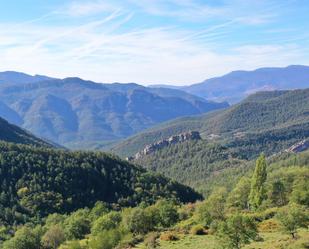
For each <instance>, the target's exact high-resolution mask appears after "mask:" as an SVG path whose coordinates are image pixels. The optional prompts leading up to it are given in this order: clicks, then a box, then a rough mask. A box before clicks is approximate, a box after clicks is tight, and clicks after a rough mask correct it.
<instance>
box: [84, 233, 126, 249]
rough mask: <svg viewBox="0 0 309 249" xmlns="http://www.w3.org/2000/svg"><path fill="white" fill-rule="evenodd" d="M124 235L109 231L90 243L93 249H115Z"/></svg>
mask: <svg viewBox="0 0 309 249" xmlns="http://www.w3.org/2000/svg"><path fill="white" fill-rule="evenodd" d="M122 236H123V234H122V233H121V232H120V231H119V230H117V229H113V230H109V231H104V232H102V233H100V234H99V235H98V236H94V237H92V238H91V240H90V241H89V247H90V248H91V249H113V248H114V247H115V246H117V245H118V243H119V242H120V241H121V239H122Z"/></svg>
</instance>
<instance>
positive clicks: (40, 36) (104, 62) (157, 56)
mask: <svg viewBox="0 0 309 249" xmlns="http://www.w3.org/2000/svg"><path fill="white" fill-rule="evenodd" d="M130 1H132V0H130ZM141 1H143V2H140V4H144V5H145V6H146V5H147V3H148V5H147V6H146V7H148V8H150V9H149V10H147V11H156V12H154V13H160V14H165V11H166V8H167V7H166V5H165V3H166V2H165V1H158V2H157V1H156V2H154V1H145V0H141ZM169 1H174V2H175V0H169ZM233 1H234V2H235V1H239V5H241V3H240V1H241V0H233ZM162 2H165V3H163V5H162ZM149 3H150V4H149ZM177 3H178V6H180V7H181V8H188V12H186V13H185V10H186V9H181V8H179V9H177V10H175V12H174V13H172V15H177V16H178V17H181V18H186V17H185V15H188V13H190V15H194V14H196V15H197V16H198V13H197V12H199V13H204V14H203V15H201V16H200V17H202V16H204V15H206V12H208V16H209V15H216V16H221V14H222V13H226V14H227V16H228V18H227V19H226V20H221V19H220V20H219V21H216V22H214V23H213V24H212V25H209V24H208V25H205V28H199V29H197V30H190V29H185V28H183V27H177V26H175V25H174V26H157V27H150V26H147V25H143V23H142V24H141V26H136V25H135V26H134V27H132V28H128V27H126V24H128V23H130V22H131V21H132V19H133V18H134V17H135V15H138V12H137V11H136V10H133V9H125V8H121V7H119V6H116V5H110V6H109V5H107V4H106V2H103V1H94V2H74V3H73V4H71V5H69V6H66V8H65V11H63V12H62V13H61V15H59V14H60V12H58V14H56V15H55V16H53V18H58V17H61V18H62V17H63V16H62V15H74V17H72V18H73V19H74V20H76V18H77V17H78V18H80V19H78V20H79V22H78V24H76V23H75V22H72V23H70V22H68V23H64V24H59V22H56V23H58V24H54V25H44V24H43V23H42V22H41V21H39V22H38V21H31V22H25V23H22V24H18V23H17V24H8V23H3V24H0V57H1V62H2V63H1V65H0V70H1V71H2V70H17V71H23V72H27V73H32V74H37V73H38V74H47V75H50V76H55V77H67V76H79V77H83V78H85V79H90V80H95V81H99V82H116V81H118V82H137V83H143V84H154V83H171V84H190V83H195V82H199V81H202V80H204V79H206V78H208V77H213V76H216V75H220V74H223V73H226V72H228V71H231V70H237V69H247V70H249V69H254V68H257V67H261V66H285V65H288V64H295V63H299V62H302V63H306V62H307V63H308V62H309V61H308V60H307V59H306V58H308V57H306V56H305V55H304V52H303V51H304V49H303V48H300V46H298V45H296V44H294V43H295V39H297V37H295V38H294V37H293V40H289V41H286V42H285V43H282V42H280V41H278V42H277V41H276V40H272V41H271V43H267V42H260V43H248V44H247V45H239V44H238V43H237V42H235V43H234V45H232V44H231V43H230V40H229V38H230V37H231V32H233V29H234V28H235V27H238V26H240V27H242V25H243V23H244V22H247V23H249V22H251V24H255V25H257V24H261V23H264V20H266V19H271V18H274V16H273V15H271V16H269V15H267V11H264V10H265V9H264V8H259V10H260V9H263V11H262V10H261V11H258V13H257V14H256V15H251V16H250V15H249V14H248V13H247V14H246V15H244V13H243V12H244V10H246V9H247V7H246V6H247V5H246V6H243V5H241V6H243V7H242V8H240V9H242V10H241V11H239V12H237V13H235V16H234V15H230V12H231V10H230V9H229V8H228V7H227V5H228V4H231V2H230V1H228V3H227V4H225V5H223V6H221V7H220V8H219V7H209V6H208V7H207V6H206V7H205V6H204V9H203V10H200V9H199V6H200V5H197V4H196V2H195V1H192V0H180V1H177ZM142 6H143V5H142ZM146 7H145V8H146ZM143 8H144V7H143ZM101 12H103V15H97V13H101ZM147 13H148V12H147ZM167 14H168V13H167ZM85 15H94V17H93V18H91V19H88V18H85V19H83V18H84V16H85ZM206 16H207V15H206ZM259 18H260V19H259ZM36 20H41V19H40V18H38V19H36ZM86 20H87V21H86ZM88 20H91V21H88ZM268 21H269V20H268ZM73 23H74V24H73ZM307 38H308V36H307ZM307 38H306V37H305V38H303V39H307ZM298 39H299V37H298ZM262 41H263V40H262ZM277 43H278V44H277ZM221 47H224V51H222V50H221V49H220V48H221ZM306 53H308V51H307V52H306Z"/></svg>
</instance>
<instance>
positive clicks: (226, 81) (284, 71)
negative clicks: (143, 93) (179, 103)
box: [154, 65, 309, 104]
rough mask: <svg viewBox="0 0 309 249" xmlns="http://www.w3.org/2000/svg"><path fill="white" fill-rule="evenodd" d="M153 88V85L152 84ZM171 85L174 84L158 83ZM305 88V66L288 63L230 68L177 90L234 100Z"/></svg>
mask: <svg viewBox="0 0 309 249" xmlns="http://www.w3.org/2000/svg"><path fill="white" fill-rule="evenodd" d="M154 87H155V86H154ZM159 87H166V88H171V87H172V88H175V86H169V85H159ZM306 87H309V66H302V65H291V66H288V67H284V68H279V67H269V68H259V69H256V70H253V71H243V70H242V71H233V72H230V73H228V74H225V75H223V76H220V77H215V78H210V79H207V80H205V81H203V82H200V83H195V84H192V85H189V86H180V87H177V89H180V90H182V91H185V92H188V93H191V94H194V95H196V96H200V97H203V98H206V99H209V100H213V101H227V102H229V103H230V104H234V103H237V102H239V101H241V100H242V99H244V98H245V97H247V96H248V95H250V94H252V93H255V92H258V91H265V90H288V89H300V88H306Z"/></svg>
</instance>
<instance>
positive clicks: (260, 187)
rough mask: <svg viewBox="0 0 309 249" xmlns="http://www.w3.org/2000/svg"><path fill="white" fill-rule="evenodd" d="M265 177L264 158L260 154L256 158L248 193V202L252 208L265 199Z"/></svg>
mask: <svg viewBox="0 0 309 249" xmlns="http://www.w3.org/2000/svg"><path fill="white" fill-rule="evenodd" d="M266 178H267V171H266V159H265V155H264V154H262V155H260V157H259V158H258V159H257V160H256V166H255V170H254V173H253V176H252V178H251V189H250V194H249V204H250V206H251V207H252V208H254V209H255V208H258V207H259V206H260V205H261V204H262V201H263V200H264V199H265V197H266V196H265V195H266V189H265V182H266Z"/></svg>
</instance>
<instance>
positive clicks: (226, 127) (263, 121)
mask: <svg viewBox="0 0 309 249" xmlns="http://www.w3.org/2000/svg"><path fill="white" fill-rule="evenodd" d="M308 127H309V89H304V90H291V91H272V92H259V93H256V94H253V95H251V96H249V97H248V98H247V99H245V100H244V101H242V102H241V103H239V104H236V105H234V106H231V107H230V108H227V109H225V110H221V111H215V112H212V113H209V114H205V115H200V116H195V117H185V118H180V119H176V120H173V121H170V122H166V123H164V124H161V125H159V126H156V127H154V128H153V129H150V130H147V131H146V132H142V133H140V134H137V135H135V136H133V137H131V138H129V139H127V140H125V141H123V142H121V143H119V144H118V145H116V146H115V147H114V148H113V149H112V151H113V152H115V153H117V154H119V155H121V156H131V155H133V154H135V153H136V152H138V151H140V150H141V149H142V148H143V147H145V145H147V144H151V143H154V142H156V141H158V140H160V139H163V138H166V137H169V136H172V135H177V134H179V133H181V132H186V131H189V130H197V131H199V132H200V133H201V134H202V136H203V137H204V138H208V139H214V138H215V140H227V141H225V142H228V141H229V142H234V143H236V142H237V143H242V142H245V141H247V142H248V141H250V142H253V140H254V139H259V138H260V139H263V140H265V137H268V138H269V139H268V140H267V141H269V142H271V141H272V143H275V142H276V138H277V139H279V138H280V137H281V140H284V139H285V140H286V139H287V138H288V137H289V138H290V139H291V141H290V143H293V142H295V141H296V140H297V139H302V138H305V137H307V136H308V132H309V130H308ZM271 136H273V137H272V138H271ZM274 136H276V137H274ZM293 136H294V137H293ZM265 142H266V140H265ZM248 143H249V142H248Z"/></svg>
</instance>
